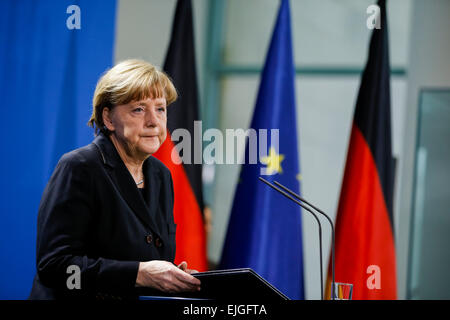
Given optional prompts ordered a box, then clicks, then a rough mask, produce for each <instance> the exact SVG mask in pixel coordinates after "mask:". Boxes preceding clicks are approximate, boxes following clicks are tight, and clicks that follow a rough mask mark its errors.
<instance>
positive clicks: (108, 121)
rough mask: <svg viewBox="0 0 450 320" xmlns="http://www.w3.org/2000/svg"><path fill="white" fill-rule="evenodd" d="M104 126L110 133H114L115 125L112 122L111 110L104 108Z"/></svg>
mask: <svg viewBox="0 0 450 320" xmlns="http://www.w3.org/2000/svg"><path fill="white" fill-rule="evenodd" d="M102 118H103V124H104V125H105V127H106V128H107V129H108V130H109V131H114V125H113V122H112V112H111V110H110V109H109V108H103V113H102Z"/></svg>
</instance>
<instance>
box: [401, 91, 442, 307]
mask: <svg viewBox="0 0 450 320" xmlns="http://www.w3.org/2000/svg"><path fill="white" fill-rule="evenodd" d="M449 141H450V90H448V91H444V90H439V91H438V90H434V91H433V90H426V91H423V92H422V93H421V101H420V103H419V126H418V144H417V150H416V172H415V187H414V194H415V196H414V200H413V201H414V204H413V219H412V226H411V251H410V275H409V286H408V298H411V299H450V289H449V288H450V280H449V279H450V278H449V270H450V250H449V248H448V245H449V243H450V232H449V230H450V212H449V208H450V188H449V181H450V166H449V164H450V143H449Z"/></svg>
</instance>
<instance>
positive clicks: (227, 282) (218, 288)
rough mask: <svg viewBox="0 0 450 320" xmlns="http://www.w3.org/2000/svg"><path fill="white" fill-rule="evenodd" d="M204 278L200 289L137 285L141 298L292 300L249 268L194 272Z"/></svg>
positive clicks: (201, 278) (200, 278)
mask: <svg viewBox="0 0 450 320" xmlns="http://www.w3.org/2000/svg"><path fill="white" fill-rule="evenodd" d="M192 276H194V277H196V278H198V279H199V280H200V281H201V283H202V284H201V290H200V291H198V292H181V293H180V292H179V293H173V294H170V293H165V292H162V291H158V290H155V289H151V288H137V289H136V290H137V295H138V296H139V298H140V299H141V300H251V301H274V302H275V301H283V300H289V298H288V297H287V296H285V295H284V294H283V293H282V292H281V291H279V290H278V289H277V288H275V287H274V286H272V285H271V284H270V283H269V282H267V281H266V280H265V279H264V278H262V277H261V276H260V275H259V274H257V273H256V272H255V271H254V270H252V269H250V268H243V269H228V270H214V271H206V272H199V273H195V274H192Z"/></svg>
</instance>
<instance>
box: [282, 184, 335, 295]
mask: <svg viewBox="0 0 450 320" xmlns="http://www.w3.org/2000/svg"><path fill="white" fill-rule="evenodd" d="M274 184H276V185H277V186H279V187H280V188H282V189H283V190H284V191H286V192H287V193H289V194H290V195H292V196H294V197H295V198H297V199H298V200H300V201H302V202H304V203H306V204H307V205H309V206H310V207H311V208H313V209H314V210H316V211H317V212H319V213H320V214H321V215H323V216H324V217H325V218H327V220H328V222H329V223H330V227H331V274H332V277H333V279H332V280H331V290H330V291H331V292H330V297H331V300H335V296H334V294H335V292H334V286H335V279H334V262H335V261H334V248H335V245H334V224H333V221H332V220H331V219H330V217H329V216H328V215H327V214H326V213H325V212H323V211H322V210H320V209H319V208H317V207H315V206H314V205H312V204H311V203H309V202H308V201H306V200H305V199H303V198H302V197H300V196H299V195H298V194H296V193H295V192H294V191H292V190H290V189H289V188H287V187H285V186H283V185H282V184H281V183H279V182H278V181H274Z"/></svg>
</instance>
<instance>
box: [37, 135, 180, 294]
mask: <svg viewBox="0 0 450 320" xmlns="http://www.w3.org/2000/svg"><path fill="white" fill-rule="evenodd" d="M143 171H144V176H145V191H146V192H145V194H144V196H143V195H141V192H140V190H138V188H137V187H136V184H135V182H134V180H133V178H132V176H131V174H130V173H129V171H128V169H127V168H126V166H125V164H124V163H123V161H122V160H121V158H120V156H119V154H118V153H117V151H116V148H115V147H114V145H113V144H112V142H111V140H110V139H109V138H108V137H107V136H105V135H103V134H99V135H98V136H97V137H96V138H95V140H94V141H93V143H91V144H89V145H87V146H85V147H83V148H80V149H77V150H74V151H72V152H69V153H67V154H65V155H63V156H62V158H61V159H60V160H59V162H58V164H57V166H56V168H55V171H54V172H53V174H52V176H51V178H50V181H49V182H48V184H47V186H46V188H45V190H44V193H43V195H42V199H41V203H40V206H39V214H38V223H37V228H38V231H37V251H36V262H37V274H36V276H35V279H34V282H33V288H32V290H31V294H30V299H54V298H64V297H99V296H101V297H102V296H105V295H106V296H108V295H121V296H132V295H133V289H134V287H135V283H136V277H137V271H138V265H139V262H140V261H149V260H167V261H171V262H172V261H173V260H174V257H175V230H176V225H175V224H174V220H173V202H174V194H173V183H172V177H171V175H170V171H169V170H168V169H167V167H165V166H164V165H163V164H162V163H161V162H160V161H159V160H157V159H156V158H154V157H152V156H150V157H149V158H148V159H147V160H146V161H145V162H144V165H143ZM70 265H77V266H78V267H79V268H80V270H81V273H80V280H81V289H75V288H74V289H72V290H69V289H68V288H67V284H66V283H67V281H68V277H69V276H71V275H72V274H73V271H70V269H69V273H68V267H69V266H70Z"/></svg>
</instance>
